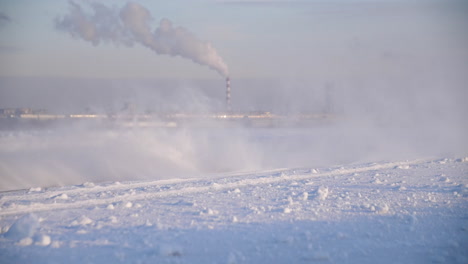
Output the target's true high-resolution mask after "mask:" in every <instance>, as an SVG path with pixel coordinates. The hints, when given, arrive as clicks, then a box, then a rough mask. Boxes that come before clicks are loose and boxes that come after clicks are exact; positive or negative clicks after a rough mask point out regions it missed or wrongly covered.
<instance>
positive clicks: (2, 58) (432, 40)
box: [0, 0, 468, 79]
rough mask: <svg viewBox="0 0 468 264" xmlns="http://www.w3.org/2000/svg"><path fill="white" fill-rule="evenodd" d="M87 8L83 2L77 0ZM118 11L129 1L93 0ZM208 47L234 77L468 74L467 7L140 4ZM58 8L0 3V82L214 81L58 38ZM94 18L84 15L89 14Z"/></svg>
mask: <svg viewBox="0 0 468 264" xmlns="http://www.w3.org/2000/svg"><path fill="white" fill-rule="evenodd" d="M75 2H76V3H78V4H80V5H81V6H82V7H83V8H84V9H86V10H88V9H89V5H88V4H87V2H91V1H79V0H76V1H75ZM99 2H100V3H103V4H105V5H107V6H109V7H116V8H121V7H123V6H124V5H125V4H126V3H127V1H124V0H118V1H99ZM137 2H138V3H140V4H141V5H142V6H144V7H146V8H147V9H148V10H149V11H150V13H151V15H152V18H153V20H152V22H151V26H152V30H154V29H155V28H156V27H157V26H158V24H159V21H160V20H161V19H163V18H168V19H170V20H171V21H172V22H173V24H174V26H181V27H184V28H186V29H187V30H189V31H190V32H192V33H193V34H195V35H196V36H197V38H198V39H200V40H202V41H207V42H210V43H211V44H212V46H213V47H214V48H215V49H216V50H217V52H218V54H219V55H220V56H221V57H222V58H223V59H224V62H225V63H226V64H227V66H228V67H229V69H230V74H231V75H232V76H235V77H236V78H274V77H278V76H284V77H285V78H310V77H316V78H323V79H327V78H329V79H340V78H346V76H350V75H352V76H361V77H362V78H364V79H365V78H366V76H376V75H379V74H382V72H385V75H386V76H392V75H393V76H399V75H404V74H405V72H406V73H408V72H412V73H413V72H417V71H416V70H415V69H420V70H422V71H424V67H426V68H428V67H430V68H431V71H432V70H434V71H439V70H442V71H447V72H448V73H450V72H454V71H456V72H459V71H463V70H466V69H468V49H467V48H466V47H468V37H467V31H468V30H467V29H466V28H468V27H467V25H468V23H467V17H468V16H466V11H467V10H468V9H467V8H466V7H467V5H466V4H464V3H465V2H466V1H460V2H457V1H442V0H440V1H422V0H421V1H417V0H412V1H397V0H352V1H350V0H334V1H318V0H304V1H266V0H264V1H247V0H245V1H226V0H225V1H222V0H218V1H215V0H204V1H202V0H196V1H181V0H172V1H167V0H163V1H150V0H143V1H137ZM69 10H70V4H69V2H68V1H62V0H42V1H35V0H20V1H14V0H10V1H8V0H0V76H41V77H42V76H47V77H99V78H115V77H117V78H122V77H123V78H126V77H131V78H133V77H137V78H138V77H144V78H159V77H161V78H208V79H212V78H218V77H219V75H218V74H217V73H216V72H215V71H213V70H210V69H209V68H208V67H204V66H200V65H198V64H196V63H193V62H192V61H190V60H187V59H183V58H180V57H170V56H168V55H157V54H156V53H154V52H153V51H151V50H150V49H148V48H145V47H143V46H141V45H134V46H133V47H126V46H124V45H119V46H116V45H114V44H112V43H100V44H99V45H98V46H93V45H92V44H91V43H89V42H86V41H84V40H82V39H77V38H72V37H71V35H70V34H68V33H67V32H60V31H59V30H57V29H56V27H55V25H54V20H55V19H56V18H57V17H63V16H64V15H66V14H67V13H69ZM88 11H90V10H88Z"/></svg>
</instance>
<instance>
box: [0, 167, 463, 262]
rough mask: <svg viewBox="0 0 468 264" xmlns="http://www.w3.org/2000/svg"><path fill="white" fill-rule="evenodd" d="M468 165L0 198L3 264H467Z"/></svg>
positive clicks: (343, 170)
mask: <svg viewBox="0 0 468 264" xmlns="http://www.w3.org/2000/svg"><path fill="white" fill-rule="evenodd" d="M467 161H468V159H467V158H461V159H431V160H411V161H404V162H379V163H368V164H357V165H356V164H354V165H346V166H337V167H330V168H302V169H283V170H272V171H260V172H255V173H243V174H236V175H234V174H230V175H218V177H215V178H210V179H206V178H200V179H180V180H176V179H172V180H160V181H146V182H122V183H118V182H114V183H106V184H93V183H85V184H83V185H77V186H67V187H56V188H48V189H41V188H33V189H30V190H24V191H14V192H2V193H0V195H1V198H0V227H1V231H2V234H1V236H0V260H1V261H0V262H2V263H468V250H467V249H468V203H467V199H468V177H467V176H468V173H467V172H468V163H467Z"/></svg>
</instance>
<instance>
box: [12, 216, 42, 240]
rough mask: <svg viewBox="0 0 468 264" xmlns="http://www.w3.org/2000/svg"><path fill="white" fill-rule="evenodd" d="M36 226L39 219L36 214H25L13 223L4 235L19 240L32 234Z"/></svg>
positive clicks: (37, 226)
mask: <svg viewBox="0 0 468 264" xmlns="http://www.w3.org/2000/svg"><path fill="white" fill-rule="evenodd" d="M38 228H39V219H38V218H37V216H36V215H34V214H27V215H24V216H22V217H21V218H19V219H18V220H16V222H14V223H13V225H12V226H11V227H10V229H9V230H8V232H6V233H5V237H6V238H8V239H11V240H15V241H21V240H23V239H26V238H30V237H32V236H34V234H35V233H36V231H37V229H38ZM31 243H32V242H31Z"/></svg>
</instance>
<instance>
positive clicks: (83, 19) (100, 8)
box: [55, 1, 228, 77]
mask: <svg viewBox="0 0 468 264" xmlns="http://www.w3.org/2000/svg"><path fill="white" fill-rule="evenodd" d="M89 6H90V7H91V12H89V13H88V12H86V11H85V9H84V8H82V7H81V6H80V5H79V4H77V3H75V2H73V1H70V12H69V14H67V15H65V16H63V17H58V18H57V19H56V20H55V26H56V28H57V29H59V30H61V31H65V32H68V33H70V34H71V35H72V36H73V37H75V38H81V39H83V40H85V41H89V42H91V43H92V44H93V45H95V46H96V45H99V44H100V43H101V42H112V43H114V44H116V45H119V44H123V45H125V46H132V45H133V44H134V43H138V44H141V45H143V46H145V47H147V48H149V49H151V50H153V51H154V52H156V53H157V54H165V55H170V56H181V57H183V58H186V59H191V60H192V61H193V62H196V63H198V64H201V65H205V66H208V67H209V68H210V69H212V70H215V71H217V72H218V73H219V74H221V75H222V76H224V77H226V76H227V75H228V68H227V66H226V64H225V63H224V61H223V59H222V58H221V57H220V56H219V55H218V53H217V51H216V50H215V49H214V48H213V47H212V46H211V44H210V43H208V42H204V41H201V40H199V39H198V38H197V37H196V36H195V35H194V34H193V33H191V32H189V31H188V30H187V29H185V28H183V27H175V26H173V24H172V22H171V21H170V20H169V19H167V18H163V19H162V20H161V21H160V23H159V27H157V28H156V29H155V30H154V31H151V21H152V19H153V18H152V16H151V13H150V12H149V11H148V9H146V8H145V7H143V6H141V5H140V4H137V3H133V2H130V3H127V4H126V5H125V6H124V7H122V8H121V9H120V10H119V9H118V8H115V7H107V6H105V5H102V4H99V3H90V4H89Z"/></svg>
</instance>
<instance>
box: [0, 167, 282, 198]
mask: <svg viewBox="0 0 468 264" xmlns="http://www.w3.org/2000/svg"><path fill="white" fill-rule="evenodd" d="M287 171H291V169H285V168H283V169H272V170H265V171H260V172H258V171H256V172H248V171H244V172H232V173H224V174H216V175H214V176H207V177H206V179H204V178H177V179H163V180H155V181H138V182H123V183H121V182H114V183H108V184H102V185H98V184H96V185H95V186H92V187H86V186H85V185H86V183H84V184H82V185H75V186H68V187H67V186H65V187H52V188H50V189H51V190H48V191H47V188H44V190H45V191H39V192H30V191H29V190H28V189H22V190H13V191H5V192H3V193H2V192H0V195H3V196H1V197H0V202H8V201H15V200H16V201H17V200H24V198H25V197H27V198H28V200H39V199H52V198H53V197H57V196H59V195H63V194H66V195H67V196H72V195H83V194H93V193H100V192H108V191H121V190H129V189H137V188H144V187H153V186H160V187H162V186H165V185H175V184H181V183H190V182H199V181H203V180H205V181H207V180H214V179H221V178H231V177H245V176H249V177H257V176H263V175H268V174H270V173H285V172H287ZM93 184H94V183H93ZM67 188H70V189H67ZM18 192H21V194H19V195H18V194H16V193H18Z"/></svg>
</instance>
